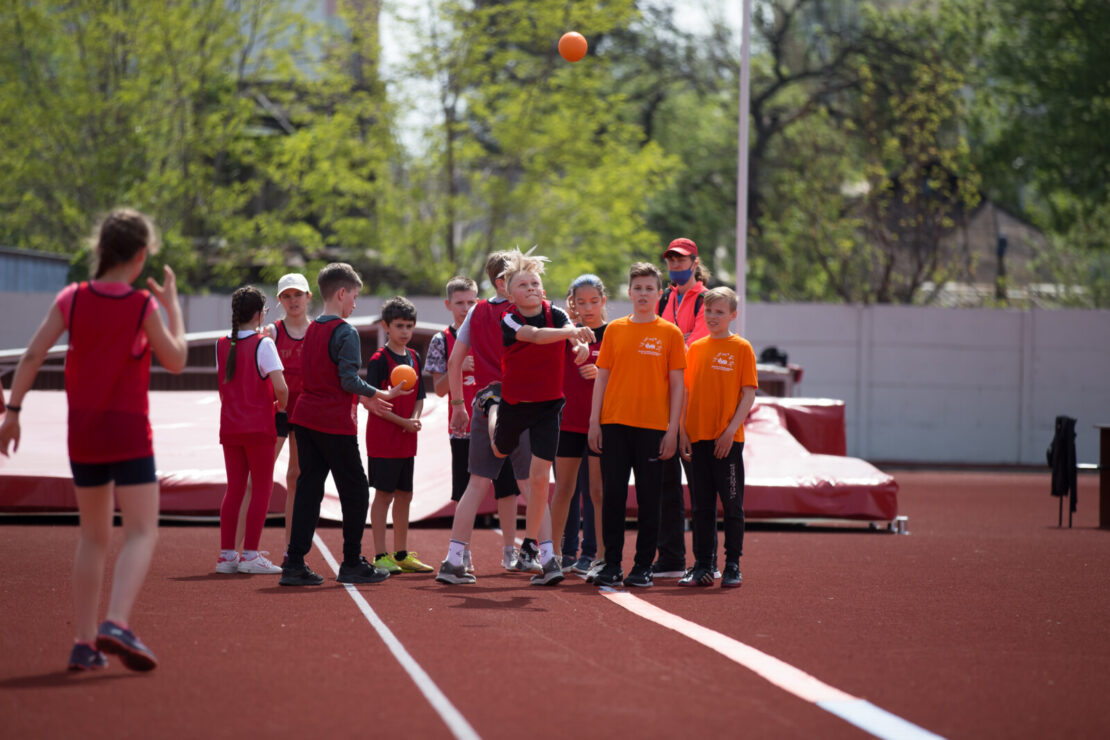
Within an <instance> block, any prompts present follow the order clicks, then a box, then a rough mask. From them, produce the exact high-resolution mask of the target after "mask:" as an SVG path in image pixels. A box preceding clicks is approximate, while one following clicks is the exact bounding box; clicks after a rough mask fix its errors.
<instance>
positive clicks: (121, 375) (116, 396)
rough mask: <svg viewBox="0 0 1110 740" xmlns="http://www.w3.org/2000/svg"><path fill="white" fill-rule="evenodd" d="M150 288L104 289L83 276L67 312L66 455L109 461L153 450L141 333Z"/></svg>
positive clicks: (147, 366) (146, 351)
mask: <svg viewBox="0 0 1110 740" xmlns="http://www.w3.org/2000/svg"><path fill="white" fill-rule="evenodd" d="M149 301H150V293H148V292H147V291H145V290H132V291H131V292H129V293H127V294H125V295H122V296H109V295H103V294H101V293H98V292H97V291H96V288H95V287H94V286H92V285H90V284H89V283H87V282H85V283H81V284H80V285H79V286H77V290H76V291H75V293H74V295H73V303H72V304H71V305H70V312H69V350H68V351H67V352H66V372H65V378H66V380H65V382H66V400H67V401H68V405H69V457H70V459H71V460H72V461H74V462H78V463H106V462H121V461H124V460H134V459H137V458H143V457H150V456H151V455H153V454H154V440H153V435H152V434H151V430H150V418H149V404H148V400H147V389H149V388H150V344H149V343H148V342H147V339H146V334H145V333H143V318H144V317H145V316H146V309H147V303H148V302H149Z"/></svg>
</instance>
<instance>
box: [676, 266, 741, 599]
mask: <svg viewBox="0 0 1110 740" xmlns="http://www.w3.org/2000/svg"><path fill="white" fill-rule="evenodd" d="M704 305H705V309H704V315H705V324H706V326H707V327H708V328H709V336H707V337H703V338H702V339H699V340H697V341H696V342H694V343H693V344H691V345H690V349H689V351H688V352H687V354H686V373H685V378H684V380H685V386H686V394H685V401H684V403H683V407H682V426H681V428H680V431H679V451H680V452H681V454H682V457H683V459H685V460H689V461H691V462H692V463H693V464H692V465H691V466H690V470H691V471H692V472H693V476H694V479H693V480H692V481H690V483H691V485H690V492H691V496H692V498H691V504H692V508H693V516H692V520H693V529H694V567H693V568H691V569H690V571H689V572H688V573H686V575H684V576H683V577H682V578H681V579H680V580H679V582H678V585H680V586H712V585H713V560H714V557H713V556H714V554H715V553H714V552H713V545H714V539H715V538H714V534H715V533H716V529H717V496H718V495H720V497H721V505H722V507H723V508H724V513H725V569H724V572H723V573H722V574H721V587H722V588H736V587H737V586H739V585H740V583H741V576H740V556H741V555H742V554H743V546H744V458H743V451H744V419H746V418H747V416H748V412H749V411H751V408H752V403H753V402H754V401H755V389H756V388H757V387H758V385H759V381H758V378H757V377H756V369H755V352H754V351H753V350H752V345H751V344H749V343H748V341H747V340H746V339H744V338H742V337H739V336H737V335H736V334H733V333H732V331H731V324H732V321H734V320H735V319H736V305H737V298H736V293H734V292H733V291H732V290H729V289H728V288H715V289H713V290H711V291H709V292H707V293H706V294H705V304H704Z"/></svg>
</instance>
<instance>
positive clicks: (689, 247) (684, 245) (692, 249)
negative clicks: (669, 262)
mask: <svg viewBox="0 0 1110 740" xmlns="http://www.w3.org/2000/svg"><path fill="white" fill-rule="evenodd" d="M671 252H674V253H675V254H681V255H682V256H683V257H697V256H698V245H697V244H694V240H693V239H687V238H686V237H684V236H680V237H679V238H677V239H675V240H674V241H673V242H671V243H670V244H668V245H667V251H665V252H663V258H664V259H666V257H667V255H668V254H670V253H671Z"/></svg>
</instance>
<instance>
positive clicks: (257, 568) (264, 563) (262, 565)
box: [239, 552, 281, 576]
mask: <svg viewBox="0 0 1110 740" xmlns="http://www.w3.org/2000/svg"><path fill="white" fill-rule="evenodd" d="M239 572H240V573H250V574H251V575H266V576H278V575H281V566H280V565H274V564H273V563H271V562H270V561H269V560H267V559H266V555H265V554H263V552H259V553H258V557H256V558H254V559H253V560H243V559H241V558H240V560H239Z"/></svg>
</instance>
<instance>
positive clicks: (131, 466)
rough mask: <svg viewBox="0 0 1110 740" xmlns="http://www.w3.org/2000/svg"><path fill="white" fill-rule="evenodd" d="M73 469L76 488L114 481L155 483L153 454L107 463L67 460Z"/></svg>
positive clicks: (119, 483) (140, 483) (132, 484)
mask: <svg viewBox="0 0 1110 740" xmlns="http://www.w3.org/2000/svg"><path fill="white" fill-rule="evenodd" d="M69 469H70V470H72V471H73V485H75V486H77V487H78V488H95V487H97V486H103V485H104V484H106V483H110V482H112V481H115V484H116V485H117V486H140V485H143V484H145V483H156V482H157V481H158V475H157V474H156V473H155V471H154V455H151V456H149V457H137V458H134V459H131V460H120V461H119V462H109V463H79V462H74V461H72V460H70V461H69Z"/></svg>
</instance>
